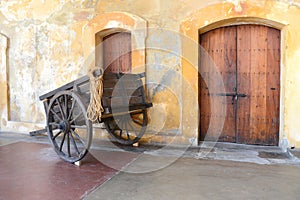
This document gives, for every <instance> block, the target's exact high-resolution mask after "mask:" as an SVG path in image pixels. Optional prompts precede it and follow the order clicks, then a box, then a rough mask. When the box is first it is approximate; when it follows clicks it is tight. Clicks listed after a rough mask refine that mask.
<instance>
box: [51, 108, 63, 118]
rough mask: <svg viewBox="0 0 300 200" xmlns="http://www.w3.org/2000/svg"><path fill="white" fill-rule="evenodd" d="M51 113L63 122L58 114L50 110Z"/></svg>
mask: <svg viewBox="0 0 300 200" xmlns="http://www.w3.org/2000/svg"><path fill="white" fill-rule="evenodd" d="M50 112H51V113H52V114H53V115H55V117H57V119H58V120H60V121H62V118H61V117H60V116H58V114H57V113H56V112H54V111H53V110H52V109H50Z"/></svg>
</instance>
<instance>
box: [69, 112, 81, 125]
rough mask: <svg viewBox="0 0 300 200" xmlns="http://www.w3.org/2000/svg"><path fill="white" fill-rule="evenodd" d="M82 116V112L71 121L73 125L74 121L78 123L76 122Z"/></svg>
mask: <svg viewBox="0 0 300 200" xmlns="http://www.w3.org/2000/svg"><path fill="white" fill-rule="evenodd" d="M80 115H82V112H81V113H79V114H78V115H77V116H76V117H75V118H74V119H72V120H71V123H73V122H74V121H76V120H77V119H78V118H79V117H80Z"/></svg>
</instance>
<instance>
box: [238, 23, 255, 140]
mask: <svg viewBox="0 0 300 200" xmlns="http://www.w3.org/2000/svg"><path fill="white" fill-rule="evenodd" d="M237 71H238V76H237V91H238V93H241V94H246V95H247V97H245V98H239V99H238V105H237V133H236V135H237V142H238V143H249V139H248V137H249V133H250V98H251V96H252V93H251V26H248V25H245V26H238V27H237Z"/></svg>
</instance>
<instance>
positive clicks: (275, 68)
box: [266, 28, 280, 145]
mask: <svg viewBox="0 0 300 200" xmlns="http://www.w3.org/2000/svg"><path fill="white" fill-rule="evenodd" d="M267 31H268V33H267V34H268V44H267V66H266V67H267V70H266V71H267V81H268V83H267V87H266V96H267V101H266V102H267V107H266V110H267V112H268V115H267V123H268V124H267V127H268V129H267V135H266V144H268V145H278V140H279V102H280V31H279V30H276V29H273V28H268V30H267Z"/></svg>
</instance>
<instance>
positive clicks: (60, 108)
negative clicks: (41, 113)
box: [56, 99, 66, 119]
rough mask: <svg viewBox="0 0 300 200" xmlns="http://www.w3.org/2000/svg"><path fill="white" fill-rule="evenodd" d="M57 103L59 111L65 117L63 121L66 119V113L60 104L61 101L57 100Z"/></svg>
mask: <svg viewBox="0 0 300 200" xmlns="http://www.w3.org/2000/svg"><path fill="white" fill-rule="evenodd" d="M56 103H57V105H58V107H59V110H60V112H61V116H62V117H63V119H65V118H66V117H65V114H64V112H63V110H62V107H61V104H60V103H59V100H58V99H56Z"/></svg>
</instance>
